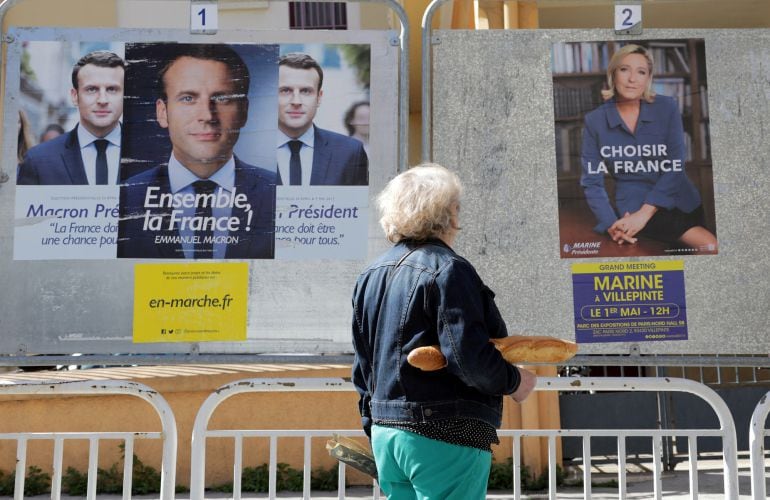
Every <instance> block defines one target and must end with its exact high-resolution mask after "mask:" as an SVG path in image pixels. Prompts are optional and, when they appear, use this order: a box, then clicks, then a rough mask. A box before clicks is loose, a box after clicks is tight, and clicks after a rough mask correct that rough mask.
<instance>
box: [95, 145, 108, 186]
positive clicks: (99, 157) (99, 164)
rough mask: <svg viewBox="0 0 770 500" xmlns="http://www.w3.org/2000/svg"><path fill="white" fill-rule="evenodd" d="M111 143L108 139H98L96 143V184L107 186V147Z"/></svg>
mask: <svg viewBox="0 0 770 500" xmlns="http://www.w3.org/2000/svg"><path fill="white" fill-rule="evenodd" d="M109 143H110V142H109V141H108V140H107V139H97V140H95V141H94V147H95V148H96V183H97V184H107V177H108V174H107V172H108V170H107V145H108V144H109Z"/></svg>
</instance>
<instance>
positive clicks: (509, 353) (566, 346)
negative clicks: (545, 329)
mask: <svg viewBox="0 0 770 500" xmlns="http://www.w3.org/2000/svg"><path fill="white" fill-rule="evenodd" d="M490 342H492V343H493V344H494V345H495V347H496V348H497V350H498V351H500V354H502V355H503V358H505V360H506V361H507V362H509V363H511V364H519V363H563V362H565V361H567V360H569V359H572V357H573V356H574V355H575V354H576V353H577V348H578V346H577V344H576V343H574V342H570V341H569V340H562V339H557V338H556V337H547V336H544V335H531V336H530V335H511V336H510V337H503V338H501V339H491V340H490Z"/></svg>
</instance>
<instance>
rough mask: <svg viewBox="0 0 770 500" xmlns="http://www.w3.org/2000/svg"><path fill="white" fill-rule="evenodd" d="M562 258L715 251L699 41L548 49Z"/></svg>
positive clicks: (704, 81)
mask: <svg viewBox="0 0 770 500" xmlns="http://www.w3.org/2000/svg"><path fill="white" fill-rule="evenodd" d="M551 61H552V72H553V102H554V133H555V147H556V166H557V182H558V197H559V236H560V250H561V257H562V258H590V257H636V256H662V255H692V254H710V255H713V254H716V253H717V252H718V244H717V228H716V222H715V210H714V183H713V179H712V154H711V141H710V132H709V102H708V80H707V72H706V57H705V44H704V40H703V39H671V40H643V41H625V40H624V41H617V40H615V41H604V42H577V43H554V44H553V45H552V54H551Z"/></svg>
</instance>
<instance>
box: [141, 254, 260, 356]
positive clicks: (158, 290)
mask: <svg viewBox="0 0 770 500" xmlns="http://www.w3.org/2000/svg"><path fill="white" fill-rule="evenodd" d="M248 286H249V266H248V263H245V262H234V263H211V264H137V265H136V266H135V268H134V342H137V343H143V342H220V341H232V340H246V314H247V298H248Z"/></svg>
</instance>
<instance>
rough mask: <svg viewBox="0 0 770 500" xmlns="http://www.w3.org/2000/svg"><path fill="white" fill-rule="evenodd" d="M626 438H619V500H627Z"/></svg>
mask: <svg viewBox="0 0 770 500" xmlns="http://www.w3.org/2000/svg"><path fill="white" fill-rule="evenodd" d="M626 495H627V493H626V438H625V436H618V500H626Z"/></svg>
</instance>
